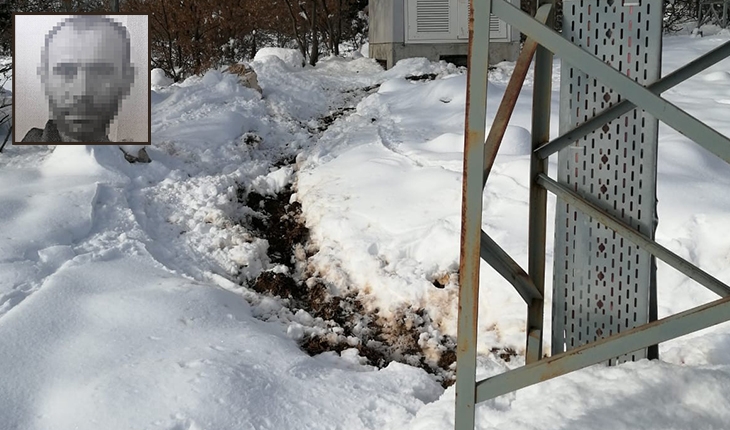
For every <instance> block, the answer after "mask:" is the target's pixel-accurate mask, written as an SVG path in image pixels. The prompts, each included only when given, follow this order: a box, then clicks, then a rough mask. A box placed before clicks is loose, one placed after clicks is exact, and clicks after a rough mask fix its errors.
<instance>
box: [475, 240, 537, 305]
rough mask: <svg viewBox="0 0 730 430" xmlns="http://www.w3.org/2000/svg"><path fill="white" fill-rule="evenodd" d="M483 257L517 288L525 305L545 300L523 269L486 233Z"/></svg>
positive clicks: (482, 245)
mask: <svg viewBox="0 0 730 430" xmlns="http://www.w3.org/2000/svg"><path fill="white" fill-rule="evenodd" d="M481 256H482V259H483V260H484V261H486V262H487V263H489V265H490V266H492V267H493V268H494V270H496V271H497V273H499V274H500V275H502V277H503V278H504V279H506V280H507V281H508V282H509V283H510V284H512V286H513V287H515V290H517V292H518V293H519V295H520V296H521V297H522V298H523V299H524V300H525V303H527V304H528V305H529V304H530V303H532V301H533V300H535V299H542V298H543V297H542V293H540V291H538V289H537V288H536V287H535V284H533V283H532V280H531V279H530V277H529V276H528V275H527V273H526V272H525V271H524V270H522V267H520V265H519V264H517V262H516V261H515V260H513V259H512V257H510V256H509V254H507V252H505V251H504V249H502V248H501V247H500V246H499V245H498V244H497V242H495V241H494V240H493V239H492V238H491V237H490V236H489V235H488V234H487V233H485V232H484V231H482V243H481Z"/></svg>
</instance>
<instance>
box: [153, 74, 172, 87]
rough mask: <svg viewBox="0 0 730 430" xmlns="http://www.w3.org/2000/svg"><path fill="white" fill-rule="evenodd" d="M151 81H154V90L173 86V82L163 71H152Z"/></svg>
mask: <svg viewBox="0 0 730 430" xmlns="http://www.w3.org/2000/svg"><path fill="white" fill-rule="evenodd" d="M150 79H152V88H153V89H154V88H155V87H166V86H168V85H170V84H172V82H173V80H172V79H170V78H168V77H167V75H166V74H165V71H164V70H162V69H152V70H151V71H150Z"/></svg>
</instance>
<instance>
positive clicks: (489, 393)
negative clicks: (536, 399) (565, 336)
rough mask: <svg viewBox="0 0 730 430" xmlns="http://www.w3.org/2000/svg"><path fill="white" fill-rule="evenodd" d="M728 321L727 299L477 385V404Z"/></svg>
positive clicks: (506, 373) (728, 305)
mask: <svg viewBox="0 0 730 430" xmlns="http://www.w3.org/2000/svg"><path fill="white" fill-rule="evenodd" d="M729 319H730V297H725V298H723V299H720V300H716V301H714V302H711V303H708V304H706V305H702V306H698V307H696V308H693V309H690V310H688V311H685V312H681V313H678V314H675V315H672V316H670V317H667V318H663V319H660V320H657V321H654V322H651V323H649V324H645V325H643V326H641V327H637V328H634V329H631V330H628V331H625V332H623V333H618V334H615V335H613V336H610V337H608V338H605V339H601V340H598V341H596V342H593V343H589V344H586V345H583V346H580V347H578V348H575V349H571V350H570V351H566V352H563V353H561V354H557V355H554V356H552V357H549V358H545V359H543V360H541V361H538V362H537V363H533V364H528V365H526V366H523V367H520V368H518V369H514V370H510V371H508V372H505V373H502V374H499V375H496V376H493V377H491V378H487V379H484V380H482V381H479V382H478V383H477V387H476V397H477V402H483V401H484V400H489V399H493V398H495V397H497V396H501V395H502V394H506V393H509V392H512V391H515V390H519V389H520V388H524V387H527V386H530V385H533V384H536V383H538V382H542V381H546V380H548V379H552V378H555V377H557V376H560V375H564V374H566V373H569V372H572V371H574V370H578V369H582V368H584V367H588V366H590V365H593V364H597V363H601V362H603V361H606V360H609V359H611V358H614V357H616V356H617V355H621V354H628V353H630V352H633V351H637V350H639V349H642V348H646V347H648V346H649V345H653V344H656V343H659V342H664V341H667V340H670V339H674V338H676V337H679V336H684V335H686V334H689V333H692V332H695V331H698V330H702V329H704V328H707V327H711V326H713V325H716V324H719V323H722V322H725V321H727V320H729Z"/></svg>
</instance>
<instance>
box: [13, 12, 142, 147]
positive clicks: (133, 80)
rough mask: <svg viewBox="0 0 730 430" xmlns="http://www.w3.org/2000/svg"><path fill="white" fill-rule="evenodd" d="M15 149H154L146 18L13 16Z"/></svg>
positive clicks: (124, 16)
mask: <svg viewBox="0 0 730 430" xmlns="http://www.w3.org/2000/svg"><path fill="white" fill-rule="evenodd" d="M13 24H14V35H15V49H14V53H15V56H14V59H13V66H14V70H13V89H14V91H13V95H14V107H13V108H14V114H13V130H14V133H13V136H14V137H13V139H14V140H15V141H16V142H15V143H16V144H43V145H47V144H102V145H103V144H111V143H115V142H125V143H130V144H131V143H134V144H149V143H150V104H149V100H150V90H149V88H150V87H149V76H150V75H149V69H148V68H149V64H150V62H149V44H148V31H149V21H148V16H147V15H90V14H86V15H58V14H48V15H37V14H35V15H30V14H29V15H25V14H18V15H15V17H14V23H13Z"/></svg>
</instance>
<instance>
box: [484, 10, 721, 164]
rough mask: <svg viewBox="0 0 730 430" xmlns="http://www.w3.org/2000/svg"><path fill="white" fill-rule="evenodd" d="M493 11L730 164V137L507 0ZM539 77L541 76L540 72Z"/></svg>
mask: <svg viewBox="0 0 730 430" xmlns="http://www.w3.org/2000/svg"><path fill="white" fill-rule="evenodd" d="M492 1H493V4H492V12H493V13H494V14H495V15H496V16H498V17H500V18H502V19H503V20H505V21H506V22H507V23H508V24H511V25H514V26H515V27H516V28H518V29H519V30H520V31H522V32H523V33H525V34H526V35H527V36H528V37H531V38H533V39H535V40H538V41H539V42H540V44H541V45H543V46H545V47H546V48H547V49H549V50H550V51H552V52H554V53H555V54H558V55H560V56H562V57H563V58H565V59H566V60H568V61H570V62H571V63H572V64H574V65H576V66H577V67H580V69H581V70H583V71H585V72H586V73H588V74H589V75H591V76H592V77H594V78H596V79H598V80H600V81H601V82H602V83H603V84H604V85H608V86H609V87H611V88H612V89H614V90H615V91H616V92H618V93H619V94H620V95H621V96H622V97H624V98H626V99H628V100H630V101H632V102H633V103H634V104H635V105H636V106H639V107H641V108H642V109H644V110H646V111H647V112H649V113H650V114H652V115H654V116H655V117H656V118H658V119H659V120H661V121H662V122H664V123H665V124H667V125H668V126H670V127H672V128H673V129H675V130H677V131H678V132H680V133H681V134H683V135H685V136H687V137H688V138H690V139H692V140H693V141H695V142H696V143H697V144H699V145H701V146H702V147H704V148H705V149H707V150H708V151H710V152H712V153H713V154H715V155H717V156H718V157H720V158H722V159H723V160H725V161H727V162H729V163H730V139H728V138H727V137H725V136H723V135H722V134H720V133H718V132H717V131H716V130H714V129H712V128H710V127H708V126H707V125H705V124H703V123H702V122H701V121H699V120H697V119H696V118H695V117H693V116H691V115H689V114H688V113H686V112H685V111H683V110H681V109H679V108H678V107H677V106H675V105H673V104H672V103H669V102H668V101H666V100H664V99H662V98H661V97H658V96H657V95H655V94H653V93H652V92H651V91H649V90H648V89H647V88H645V87H643V86H642V85H639V84H638V83H636V82H634V81H633V80H631V79H630V78H628V77H627V76H626V75H624V74H622V73H621V72H619V71H617V70H616V69H614V68H612V67H610V66H607V65H606V64H605V63H604V62H603V61H601V60H600V59H598V58H596V57H595V56H593V55H592V54H590V53H589V52H587V51H585V50H583V49H582V48H580V47H578V46H576V45H574V44H573V43H571V42H569V41H567V40H565V39H564V38H563V37H562V36H561V35H560V34H558V33H556V32H555V31H553V30H551V29H549V28H547V27H546V26H543V25H542V24H540V23H539V22H538V21H536V20H535V19H534V18H532V17H531V16H529V15H527V14H525V13H524V12H522V11H521V10H519V9H518V8H516V7H515V6H513V5H512V4H510V3H508V2H507V1H505V0H492ZM536 76H537V75H536Z"/></svg>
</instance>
